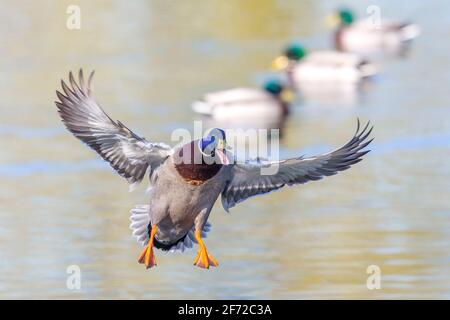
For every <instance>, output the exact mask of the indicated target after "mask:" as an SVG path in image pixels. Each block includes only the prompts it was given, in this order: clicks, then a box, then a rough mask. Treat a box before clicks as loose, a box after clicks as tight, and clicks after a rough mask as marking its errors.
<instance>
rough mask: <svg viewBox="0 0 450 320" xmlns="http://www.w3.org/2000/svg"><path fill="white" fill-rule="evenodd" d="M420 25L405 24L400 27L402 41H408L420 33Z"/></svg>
mask: <svg viewBox="0 0 450 320" xmlns="http://www.w3.org/2000/svg"><path fill="white" fill-rule="evenodd" d="M420 31H421V30H420V27H419V26H418V25H417V24H412V23H411V24H407V25H405V26H404V27H402V29H401V35H402V40H403V41H410V40H413V39H414V38H417V37H418V36H419V35H420Z"/></svg>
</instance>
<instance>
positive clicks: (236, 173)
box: [222, 120, 373, 211]
mask: <svg viewBox="0 0 450 320" xmlns="http://www.w3.org/2000/svg"><path fill="white" fill-rule="evenodd" d="M371 132H372V127H371V128H370V129H369V123H367V125H366V126H365V127H364V128H363V129H362V130H361V131H360V123H359V120H358V128H357V130H356V133H355V135H354V136H353V138H352V139H351V140H350V141H349V142H347V143H346V144H345V145H344V146H342V147H340V148H339V149H336V150H335V151H332V152H329V153H326V154H323V155H320V156H316V157H310V158H304V157H299V158H293V159H287V160H281V161H277V162H269V163H261V162H257V163H245V164H236V165H235V166H234V167H233V169H232V171H231V179H230V181H229V182H228V184H227V186H226V187H225V189H224V191H223V192H222V205H223V207H224V209H225V210H226V211H228V209H229V208H231V207H233V206H235V205H236V204H237V203H239V202H242V201H244V200H245V199H248V198H250V197H253V196H256V195H259V194H263V193H267V192H270V191H273V190H277V189H279V188H282V187H283V186H285V185H288V186H291V185H296V184H302V183H306V182H308V181H314V180H319V179H322V178H323V177H324V176H331V175H334V174H336V173H338V172H339V171H343V170H346V169H348V168H350V166H351V165H353V164H355V163H358V162H359V161H361V160H362V156H364V155H365V154H366V153H368V152H369V151H370V150H363V149H364V148H365V147H366V146H367V145H368V144H369V143H370V142H371V141H372V140H373V139H370V140H368V137H369V135H370V133H371ZM274 165H275V166H278V171H277V172H276V173H275V174H273V175H262V174H261V170H264V169H266V170H268V168H270V167H271V166H272V168H273V166H274ZM266 172H269V171H266Z"/></svg>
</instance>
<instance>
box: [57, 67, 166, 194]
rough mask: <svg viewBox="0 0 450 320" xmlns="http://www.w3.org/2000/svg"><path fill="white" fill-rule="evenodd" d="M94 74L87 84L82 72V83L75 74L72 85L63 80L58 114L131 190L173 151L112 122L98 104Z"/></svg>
mask: <svg viewBox="0 0 450 320" xmlns="http://www.w3.org/2000/svg"><path fill="white" fill-rule="evenodd" d="M93 75H94V73H93V72H92V73H91V75H90V76H89V79H88V81H87V83H86V82H85V80H84V76H83V71H82V70H80V72H79V76H78V83H77V82H76V81H75V79H74V77H73V75H72V72H71V73H70V74H69V85H67V84H66V83H65V82H64V81H61V86H62V89H63V92H64V94H63V93H61V92H59V91H56V94H57V96H58V99H59V101H56V102H55V103H56V106H57V107H58V112H59V114H60V116H61V118H62V121H63V122H64V124H65V125H66V127H67V129H68V130H69V131H70V132H72V133H73V134H74V135H75V137H77V138H78V139H80V140H81V141H83V142H84V143H86V144H87V145H88V146H89V147H91V148H92V149H93V150H95V151H96V152H97V153H98V154H99V155H100V156H101V157H102V158H103V159H104V160H106V161H107V162H109V164H110V165H111V167H113V168H114V170H115V171H116V172H117V173H118V174H119V175H121V176H122V177H124V178H125V179H127V180H128V182H129V183H130V184H131V187H130V188H131V189H132V188H133V187H134V186H135V185H137V184H138V183H139V182H140V181H141V180H142V178H143V177H144V175H145V172H146V171H147V169H149V170H150V172H152V171H153V170H154V169H156V168H157V167H158V166H159V165H160V164H161V163H162V162H163V161H164V160H165V159H166V158H167V157H169V155H170V154H171V152H172V149H171V148H170V147H169V146H168V145H166V144H163V143H152V142H149V141H147V140H146V139H145V138H143V137H140V136H138V135H137V134H135V133H134V132H133V131H131V130H130V129H128V128H127V127H126V126H125V125H124V124H122V123H121V122H120V121H117V122H116V121H114V120H112V119H111V118H110V117H109V116H108V115H107V114H106V112H105V111H103V109H102V108H101V107H100V106H99V105H98V104H97V103H96V101H95V99H94V97H93V94H92V88H91V81H92V77H93Z"/></svg>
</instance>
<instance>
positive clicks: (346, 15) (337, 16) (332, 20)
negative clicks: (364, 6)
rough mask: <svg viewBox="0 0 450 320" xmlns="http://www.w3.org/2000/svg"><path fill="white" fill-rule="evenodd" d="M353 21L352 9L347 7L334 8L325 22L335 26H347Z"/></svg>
mask: <svg viewBox="0 0 450 320" xmlns="http://www.w3.org/2000/svg"><path fill="white" fill-rule="evenodd" d="M354 21H355V15H354V14H353V11H351V10H350V9H348V8H341V9H338V10H336V12H334V13H333V14H330V15H328V16H327V18H326V22H327V24H328V25H330V26H331V27H336V26H339V25H341V26H349V25H351V24H352V23H353V22H354Z"/></svg>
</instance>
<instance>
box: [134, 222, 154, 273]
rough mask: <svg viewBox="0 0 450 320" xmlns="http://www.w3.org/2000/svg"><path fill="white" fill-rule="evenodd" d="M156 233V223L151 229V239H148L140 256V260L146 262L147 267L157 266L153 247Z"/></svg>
mask: <svg viewBox="0 0 450 320" xmlns="http://www.w3.org/2000/svg"><path fill="white" fill-rule="evenodd" d="M155 234H156V225H154V226H152V229H151V231H150V240H149V241H148V244H147V246H146V247H145V248H144V250H142V252H141V255H140V256H139V259H138V262H139V263H144V264H145V267H146V268H147V269H150V268H151V267H154V266H156V259H155V252H154V251H155V250H154V249H153V240H154V238H155Z"/></svg>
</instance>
